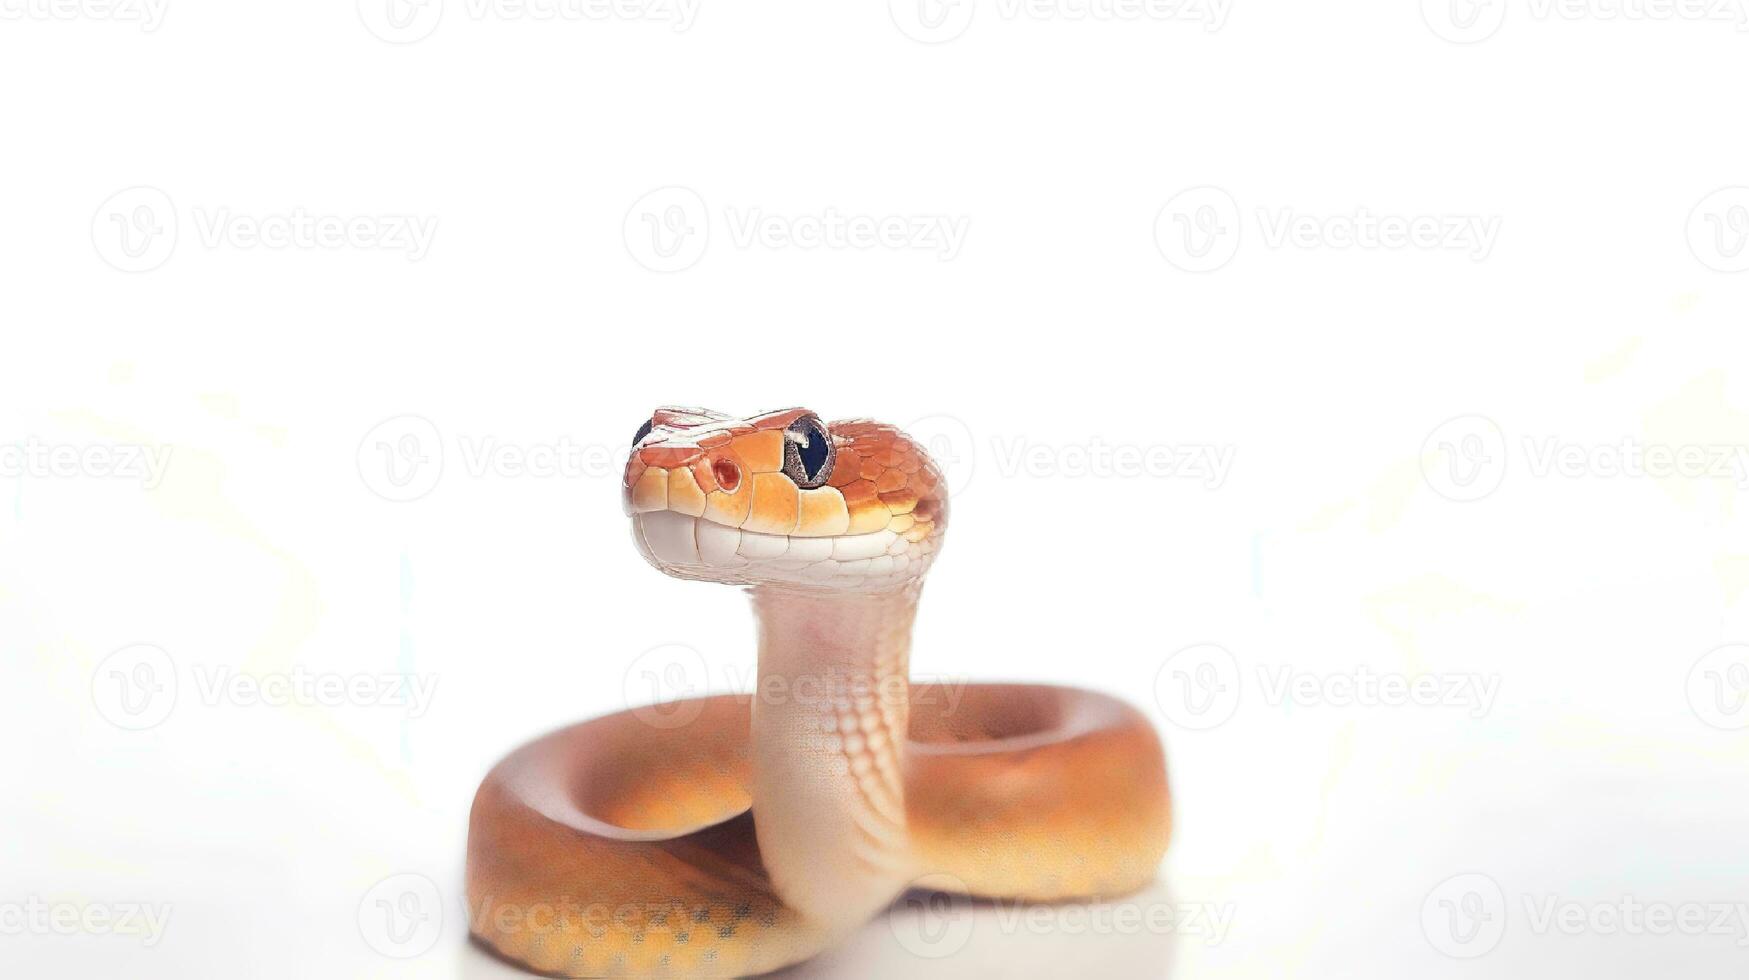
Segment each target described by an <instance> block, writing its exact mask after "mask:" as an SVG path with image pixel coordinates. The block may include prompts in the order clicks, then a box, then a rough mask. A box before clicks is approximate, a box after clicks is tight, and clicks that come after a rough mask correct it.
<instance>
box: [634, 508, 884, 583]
mask: <svg viewBox="0 0 1749 980" xmlns="http://www.w3.org/2000/svg"><path fill="white" fill-rule="evenodd" d="M632 537H633V539H634V540H635V541H636V543H637V545H638V550H639V551H641V552H642V553H643V555H644V557H645V558H646V559H647V560H649V562H650V563H651V564H652V565H655V566H657V567H658V568H661V569H664V570H666V571H669V572H673V573H678V574H684V573H685V572H686V571H687V570H689V569H694V570H698V571H699V572H705V571H707V570H708V571H709V572H711V573H712V574H713V575H720V574H721V573H722V572H723V571H724V570H733V569H746V570H748V571H753V570H755V569H756V570H757V572H758V574H759V575H760V576H761V577H765V578H774V579H781V580H789V581H796V582H803V583H807V582H826V581H831V580H836V579H842V578H856V579H860V580H865V581H876V580H881V579H886V578H890V577H893V576H897V575H901V574H903V573H904V572H905V570H906V569H907V568H909V567H910V563H911V560H912V559H911V556H910V554H909V551H910V542H908V541H906V540H905V539H904V537H902V536H901V535H899V534H896V533H894V532H893V531H891V530H884V529H883V530H880V531H871V532H869V533H866V534H845V535H840V536H838V537H829V538H809V537H797V536H792V535H787V534H765V533H762V532H759V531H743V530H741V529H739V528H733V527H729V526H728V525H726V524H718V523H715V522H714V521H709V520H706V519H704V518H702V517H690V516H688V515H686V514H680V513H676V512H674V511H654V512H651V513H647V514H636V515H634V516H633V517H632Z"/></svg>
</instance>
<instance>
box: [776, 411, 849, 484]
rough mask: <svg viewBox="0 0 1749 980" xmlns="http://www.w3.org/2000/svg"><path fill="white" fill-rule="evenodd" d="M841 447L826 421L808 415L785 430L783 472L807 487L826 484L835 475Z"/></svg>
mask: <svg viewBox="0 0 1749 980" xmlns="http://www.w3.org/2000/svg"><path fill="white" fill-rule="evenodd" d="M837 458H838V449H837V447H835V446H833V445H832V434H831V433H830V432H827V431H826V424H825V423H824V422H821V421H820V420H819V419H818V418H816V417H814V416H812V415H804V416H802V417H801V418H799V419H796V420H795V421H794V422H791V423H790V424H789V427H788V428H786V429H784V430H783V472H784V474H785V475H786V476H788V477H789V478H790V479H792V480H794V481H795V483H796V486H798V487H801V488H802V489H804V490H812V489H813V488H815V487H819V486H824V485H825V484H826V481H827V480H829V479H831V477H832V464H833V462H834V461H836V459H837Z"/></svg>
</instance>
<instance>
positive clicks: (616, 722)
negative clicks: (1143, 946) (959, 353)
mask: <svg viewBox="0 0 1749 980" xmlns="http://www.w3.org/2000/svg"><path fill="white" fill-rule="evenodd" d="M635 443H636V445H635V447H634V451H633V453H632V456H631V459H630V461H629V463H628V464H627V468H626V478H625V488H626V489H625V502H626V509H627V511H628V513H629V514H630V515H631V517H632V526H633V538H634V540H635V541H636V543H637V546H638V548H639V550H640V552H642V553H643V555H644V556H645V558H646V559H648V560H649V561H650V563H651V564H653V565H655V566H656V567H657V568H659V569H661V570H662V571H665V572H667V573H669V574H670V575H674V576H677V577H681V578H689V579H702V580H708V581H714V582H725V583H730V584H736V585H742V586H746V587H749V588H750V589H751V592H752V595H753V605H754V610H755V612H756V614H757V617H758V620H759V671H758V674H759V676H758V683H757V687H756V693H755V694H753V695H722V696H716V697H708V698H700V699H694V700H690V701H684V702H679V703H676V704H673V705H669V706H666V707H665V708H664V711H663V713H662V714H661V715H660V716H652V715H651V714H649V713H648V712H643V711H627V712H621V713H618V714H614V715H609V716H607V717H603V718H597V719H595V720H593V721H588V722H584V723H583V724H580V725H576V726H574V727H571V728H567V729H564V730H562V731H559V732H556V733H554V734H552V735H548V736H546V737H545V738H542V739H539V740H537V741H535V742H533V743H531V744H529V745H526V746H524V747H523V748H521V749H518V750H517V751H516V752H514V753H512V754H511V755H510V756H509V757H508V758H506V759H505V760H504V761H502V762H501V763H499V764H498V766H497V767H495V768H494V769H493V770H492V772H491V773H490V774H489V775H488V776H487V778H486V780H485V782H484V783H483V784H482V785H481V787H480V790H479V793H478V795H477V796H476V798H475V801H474V808H473V813H472V817H471V821H470V827H469V839H468V871H467V878H468V896H469V909H470V915H471V918H472V922H471V925H472V928H473V932H474V935H475V936H476V938H477V939H479V940H480V941H481V942H483V943H484V944H486V945H487V946H489V947H491V948H492V949H493V950H495V951H497V952H498V953H499V954H500V955H502V956H504V957H506V958H508V959H511V960H513V961H516V962H518V963H522V964H524V965H526V966H528V967H530V968H531V969H534V970H537V971H540V972H543V973H550V974H556V975H562V976H574V977H597V976H602V977H607V976H611V977H666V976H673V977H691V976H742V975H747V974H754V973H763V972H767V971H770V970H774V969H778V968H779V967H782V966H786V965H788V964H791V963H795V962H798V961H800V960H803V959H806V958H807V957H810V956H812V955H814V954H815V953H817V952H819V951H820V950H821V949H823V948H825V947H826V946H827V945H829V944H831V943H832V942H833V941H834V940H836V939H837V938H839V937H840V936H842V935H843V934H844V933H845V932H847V931H849V930H851V929H853V928H855V927H857V926H858V925H860V924H861V923H862V922H864V921H865V920H866V919H868V918H869V917H870V916H871V915H874V914H876V913H878V912H879V911H880V909H881V908H883V907H885V906H886V905H887V904H888V903H890V902H891V901H892V900H893V899H894V898H895V897H896V896H897V895H899V894H900V893H901V892H903V891H904V890H905V889H906V888H907V887H927V888H935V889H940V890H946V891H961V892H965V893H968V894H973V895H978V896H983V897H989V898H1012V899H1020V900H1029V901H1054V900H1064V899H1071V898H1079V899H1086V898H1100V897H1108V896H1116V895H1121V894H1124V893H1126V892H1130V891H1134V890H1135V889H1137V888H1139V887H1141V886H1143V885H1145V884H1146V883H1147V882H1148V881H1149V880H1150V879H1151V878H1152V877H1153V875H1154V872H1155V869H1156V867H1157V866H1158V864H1159V861H1160V857H1161V855H1162V853H1163V852H1164V850H1165V847H1166V841H1167V836H1168V833H1169V828H1170V807H1169V802H1168V793H1167V787H1166V773H1165V762H1164V759H1163V756H1162V753H1161V749H1160V744H1159V740H1158V738H1157V737H1156V736H1155V734H1154V731H1153V728H1152V727H1151V726H1150V725H1149V723H1148V721H1147V719H1146V718H1145V717H1143V716H1142V715H1141V714H1140V713H1139V712H1137V711H1135V710H1134V709H1132V708H1130V707H1128V706H1127V705H1124V704H1123V703H1121V702H1119V701H1116V700H1114V699H1111V698H1108V697H1105V696H1103V695H1099V694H1094V693H1091V692H1086V691H1077V690H1072V689H1067V688H1054V687H1039V686H1030V685H1003V684H980V685H964V686H958V687H956V686H953V685H917V686H913V685H911V684H910V683H909V659H910V642H911V623H912V620H913V618H914V617H915V613H916V607H917V600H918V596H919V594H920V592H921V588H922V582H923V576H924V574H925V572H926V571H927V570H928V568H929V565H930V563H931V562H932V561H933V559H934V557H935V554H936V552H937V550H938V549H939V547H940V544H941V540H942V536H943V533H944V530H945V527H946V524H947V510H948V508H947V499H946V493H945V489H944V488H943V486H942V480H941V477H940V474H939V472H938V471H937V470H936V467H935V465H934V464H933V463H932V462H931V461H930V459H929V457H928V455H927V454H926V453H924V452H923V450H922V448H921V447H919V446H918V445H917V444H916V443H914V442H913V441H912V440H911V439H910V438H908V437H907V436H905V435H904V434H903V433H901V432H899V431H898V430H897V429H894V428H892V427H890V426H885V425H880V424H877V423H872V422H863V421H851V422H835V423H832V424H830V425H827V424H825V423H823V422H821V421H820V420H819V419H818V418H817V417H816V416H815V415H814V414H813V413H811V412H808V411H806V410H803V409H792V410H789V411H783V412H774V413H770V414H767V415H761V416H757V417H754V418H749V419H744V420H737V419H731V418H729V417H727V416H723V415H719V414H716V413H712V412H705V411H701V410H695V409H662V410H658V411H657V412H656V413H655V415H654V416H653V417H652V418H651V419H650V421H649V422H648V423H646V424H645V425H644V426H643V427H642V428H640V429H639V431H638V434H637V437H636V439H635Z"/></svg>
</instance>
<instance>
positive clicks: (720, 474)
mask: <svg viewBox="0 0 1749 980" xmlns="http://www.w3.org/2000/svg"><path fill="white" fill-rule="evenodd" d="M711 475H712V476H714V477H716V478H717V485H718V486H720V487H722V488H723V490H724V491H725V492H727V493H734V492H735V491H736V490H738V489H740V487H741V467H739V466H737V465H735V461H734V460H732V459H729V458H728V457H726V456H719V457H717V458H716V459H715V460H712V461H711Z"/></svg>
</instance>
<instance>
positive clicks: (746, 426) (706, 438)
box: [625, 408, 947, 592]
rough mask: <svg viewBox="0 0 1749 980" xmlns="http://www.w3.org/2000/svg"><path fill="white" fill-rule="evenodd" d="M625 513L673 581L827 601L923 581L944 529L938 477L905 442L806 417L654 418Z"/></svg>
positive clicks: (684, 412) (642, 547) (797, 411)
mask: <svg viewBox="0 0 1749 980" xmlns="http://www.w3.org/2000/svg"><path fill="white" fill-rule="evenodd" d="M625 505H626V512H627V513H628V514H630V515H631V518H632V537H633V539H634V540H635V541H636V543H637V546H638V550H639V551H640V552H641V553H642V554H643V555H644V557H645V558H646V559H648V560H649V562H650V564H652V565H654V566H656V567H657V568H659V569H661V570H662V571H664V572H667V573H668V574H670V575H674V576H678V577H680V578H692V579H704V580H708V581H713V582H728V583H733V584H738V585H786V586H794V587H799V588H808V589H821V590H829V591H868V592H874V591H884V590H888V589H896V588H902V587H905V586H907V585H910V584H912V583H916V582H918V581H920V580H921V579H922V577H923V574H924V572H925V571H926V570H927V569H928V568H929V564H930V561H931V560H932V559H933V558H934V557H935V552H936V550H937V549H938V548H939V547H940V545H941V538H942V532H943V529H944V528H945V526H946V523H947V491H946V487H945V486H943V482H942V479H941V473H940V471H938V470H937V469H936V467H935V463H934V462H933V461H931V460H930V458H929V455H928V454H927V453H925V452H924V451H923V448H922V447H921V446H919V445H918V444H917V443H915V442H913V441H912V440H911V438H910V437H909V436H907V435H905V434H904V433H903V432H900V431H899V430H898V429H895V428H893V427H892V426H890V425H883V424H881V423H878V422H867V421H860V420H859V421H844V422H831V423H826V422H822V421H821V420H820V418H819V416H817V415H815V414H814V413H813V412H810V411H808V410H807V409H802V408H793V409H787V410H785V411H781V412H768V413H766V414H764V415H756V416H753V417H751V418H745V419H735V418H730V417H729V416H726V415H722V414H720V413H717V412H710V411H705V410H703V409H693V408H660V409H657V410H656V412H655V414H654V415H652V416H651V417H650V419H649V421H647V422H645V423H644V424H643V425H642V426H640V427H639V429H638V433H637V436H636V438H635V439H634V443H633V447H632V453H631V458H630V460H628V461H627V463H626V474H625Z"/></svg>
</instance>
